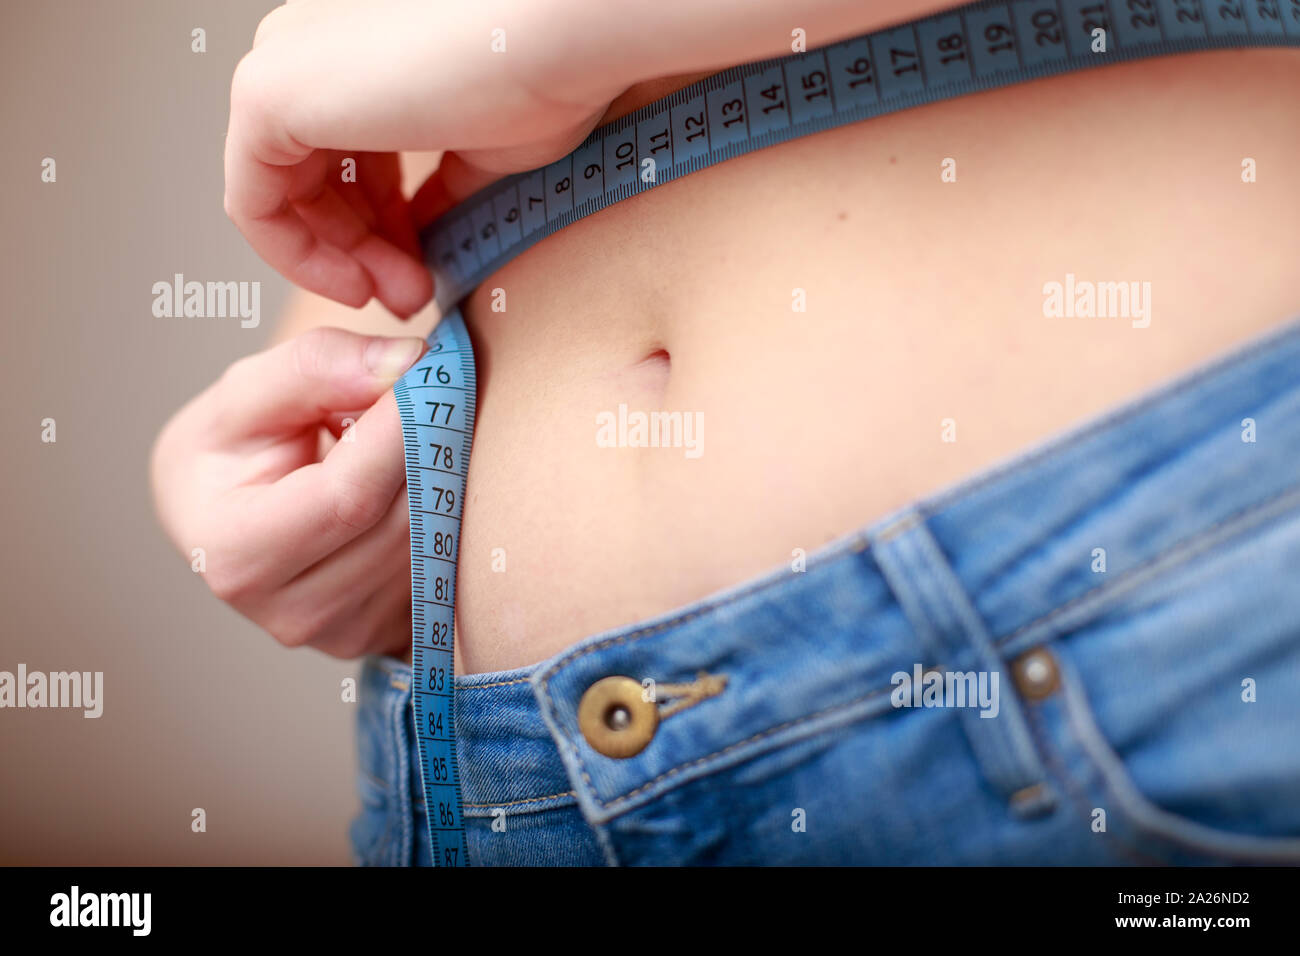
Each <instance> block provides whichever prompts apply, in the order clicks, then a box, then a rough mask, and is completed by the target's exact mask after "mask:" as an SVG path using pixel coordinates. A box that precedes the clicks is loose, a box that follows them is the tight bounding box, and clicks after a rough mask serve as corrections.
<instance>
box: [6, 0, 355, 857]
mask: <svg viewBox="0 0 1300 956" xmlns="http://www.w3.org/2000/svg"><path fill="white" fill-rule="evenodd" d="M272 6H274V3H272V2H271V0H221V2H217V0H207V2H194V0H75V2H74V0H42V2H40V3H17V2H11V0H5V2H4V3H3V5H0V9H2V10H3V12H2V13H0V19H2V21H3V29H0V44H3V58H2V62H3V66H2V67H0V69H2V71H3V73H2V75H0V87H2V88H3V92H2V93H0V96H3V104H4V108H3V126H2V127H0V128H2V130H3V131H2V132H0V174H2V177H3V178H2V185H0V189H2V190H3V206H2V207H0V208H2V209H3V213H2V214H3V222H4V228H3V230H0V236H2V238H0V242H3V248H2V249H0V269H2V270H3V275H4V280H5V281H4V290H3V299H2V301H3V302H4V303H5V304H6V306H7V310H8V314H7V315H6V316H5V320H4V322H3V330H4V331H3V346H2V350H3V351H2V354H3V356H4V377H3V402H4V411H3V415H2V416H0V447H2V448H3V451H2V452H0V469H3V515H4V520H3V527H2V529H0V533H2V539H0V540H2V544H0V555H2V557H0V560H2V561H3V565H2V566H0V601H2V604H0V670H7V671H10V672H13V671H16V669H17V666H18V664H19V663H20V662H23V663H26V664H27V666H28V668H29V669H32V670H41V671H53V670H80V671H86V670H91V671H103V672H104V684H105V688H104V715H103V717H101V718H100V719H99V720H87V719H84V718H83V717H82V716H81V713H80V712H79V711H77V712H72V711H59V710H10V709H5V710H0V863H92V864H108V863H125V864H136V863H196V864H199V863H203V864H227V863H231V864H233V863H347V862H348V852H347V840H346V830H347V823H348V820H349V817H350V815H351V814H352V812H353V809H354V800H353V796H352V780H351V775H352V772H353V766H354V745H353V740H352V719H353V714H354V710H353V707H354V706H355V705H350V704H344V703H342V702H341V699H340V682H341V680H342V679H343V678H345V677H347V676H349V675H352V674H353V673H355V670H356V665H355V664H350V663H341V662H337V661H333V660H331V659H328V658H326V657H324V656H322V655H319V654H316V653H315V652H312V651H297V652H295V651H289V650H285V649H283V648H281V647H280V646H279V645H277V644H276V643H275V642H274V641H273V640H271V639H270V638H268V637H266V636H265V635H264V634H262V633H261V632H259V631H258V630H257V629H256V628H255V627H254V626H253V625H252V624H250V623H248V622H247V621H245V620H244V619H243V618H241V617H240V616H239V615H237V614H236V613H235V612H233V611H231V610H230V609H228V608H227V607H225V606H224V605H222V604H220V603H219V602H218V601H217V600H216V599H214V598H213V597H211V596H210V595H209V594H208V593H207V590H206V588H205V587H204V584H203V582H202V581H201V580H200V579H199V578H198V576H197V575H195V574H193V573H192V572H191V571H190V569H189V565H188V563H187V562H186V561H184V560H182V559H181V557H180V556H179V555H178V554H176V553H175V552H174V551H173V550H172V548H171V546H170V545H169V544H168V542H167V541H166V540H165V539H164V537H163V535H162V532H161V531H160V530H159V528H158V525H157V523H156V521H155V519H154V516H153V509H152V506H151V504H150V499H149V488H148V482H147V460H148V453H149V448H150V445H151V442H152V440H153V437H154V435H155V434H156V433H157V431H158V429H159V427H160V426H161V425H162V423H163V422H164V421H165V420H166V418H167V417H168V415H170V413H171V412H172V411H173V410H175V409H176V408H177V407H179V405H180V404H182V403H183V402H184V401H185V400H186V399H187V398H189V397H190V396H191V395H193V394H194V393H196V392H197V391H199V390H200V389H201V388H203V387H204V386H205V385H206V384H207V383H208V382H210V381H211V380H212V379H214V378H215V377H216V376H217V375H218V374H219V373H220V371H221V370H222V369H223V368H224V367H225V366H226V365H227V364H229V363H230V362H231V361H232V360H234V359H235V358H237V357H238V356H241V355H244V354H246V353H248V352H250V351H254V350H256V349H259V348H261V347H262V346H263V344H264V343H265V342H266V341H267V339H268V337H269V335H270V332H271V328H272V326H273V325H274V321H275V317H276V313H277V310H278V308H279V307H280V305H281V304H282V303H283V302H284V301H285V299H286V294H287V291H288V289H287V285H286V283H285V282H284V281H283V280H282V279H280V277H279V276H278V275H276V274H275V273H274V272H273V271H272V270H270V269H269V268H268V267H266V266H265V265H263V264H262V262H261V261H260V260H259V259H258V258H257V257H256V256H255V255H254V254H253V252H252V250H251V249H249V248H248V247H247V246H246V245H245V243H244V242H243V240H242V238H241V237H240V236H239V234H238V232H237V231H236V230H235V228H234V227H233V226H232V225H231V224H230V223H229V221H228V220H227V219H226V217H225V215H224V213H223V212H222V204H221V200H222V188H223V182H222V168H221V153H222V147H223V139H224V136H225V130H226V120H227V115H228V92H229V83H230V75H231V72H232V70H233V69H234V66H235V63H236V62H237V61H238V59H239V57H240V56H241V55H242V54H243V53H244V52H245V51H246V50H247V49H248V47H249V46H250V45H251V43H252V37H253V31H254V29H255V28H256V26H257V23H258V21H259V20H260V19H261V17H262V16H263V15H264V14H265V13H266V12H267V11H268V10H269V9H270V8H271V7H272ZM195 27H203V28H204V29H205V30H206V31H207V52H206V53H202V54H198V53H193V52H191V50H190V43H191V39H190V31H191V30H192V29H194V28H195ZM47 156H49V157H53V158H54V159H55V161H56V162H57V172H58V181H57V182H56V183H53V184H47V183H43V182H41V178H40V173H41V161H42V159H43V158H44V157H47ZM176 272H181V273H184V275H185V277H186V278H187V279H196V280H198V281H203V282H206V281H261V282H262V324H261V326H260V327H259V328H256V329H243V328H240V325H239V320H238V319H237V318H235V319H219V318H211V319H193V318H191V319H184V318H175V319H171V318H155V317H154V316H153V314H152V312H151V306H152V303H153V294H152V292H151V286H152V285H153V283H154V282H157V281H160V280H162V281H169V280H170V278H171V276H172V274H173V273H176ZM46 417H52V418H54V419H56V421H57V428H58V441H57V443H55V444H44V443H42V441H41V437H40V433H41V426H40V423H41V420H42V419H43V418H46ZM195 807H203V808H204V809H205V810H206V811H207V822H208V830H207V832H206V833H201V834H196V833H192V832H191V831H190V812H191V810H192V809H193V808H195Z"/></svg>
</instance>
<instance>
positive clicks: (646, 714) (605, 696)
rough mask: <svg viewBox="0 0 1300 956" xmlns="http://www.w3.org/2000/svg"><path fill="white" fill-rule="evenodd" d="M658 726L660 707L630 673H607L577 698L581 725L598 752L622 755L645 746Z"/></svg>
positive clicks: (583, 733)
mask: <svg viewBox="0 0 1300 956" xmlns="http://www.w3.org/2000/svg"><path fill="white" fill-rule="evenodd" d="M658 728H659V709H658V708H657V707H656V706H655V704H654V703H653V702H652V701H647V700H645V699H644V698H643V697H642V690H641V683H640V682H639V681H635V680H633V679H632V678H631V677H606V678H604V679H602V680H598V681H596V683H594V684H592V685H591V686H590V687H588V688H587V692H586V693H585V694H583V695H582V700H581V701H579V702H578V729H579V730H581V731H582V736H583V737H584V738H586V740H587V743H588V744H590V745H591V748H592V749H593V750H595V751H596V752H597V753H601V754H604V755H605V756H606V757H614V758H616V759H622V758H624V757H633V756H635V755H636V754H639V753H640V752H641V751H642V750H644V749H645V747H646V744H648V743H650V740H651V738H652V737H654V735H655V731H656V730H657V729H658Z"/></svg>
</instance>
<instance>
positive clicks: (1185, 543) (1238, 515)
mask: <svg viewBox="0 0 1300 956" xmlns="http://www.w3.org/2000/svg"><path fill="white" fill-rule="evenodd" d="M1297 490H1300V483H1297V484H1293V485H1290V486H1288V487H1287V489H1285V490H1284V491H1282V492H1280V493H1278V494H1275V495H1272V496H1270V497H1269V498H1266V499H1264V500H1263V501H1261V502H1257V503H1255V504H1252V505H1249V506H1247V507H1245V508H1243V509H1240V510H1238V511H1237V512H1234V514H1232V515H1230V516H1228V517H1226V518H1224V519H1222V520H1220V521H1218V522H1215V524H1214V525H1212V526H1211V527H1210V528H1207V529H1203V530H1202V531H1199V532H1197V533H1196V534H1194V535H1192V536H1191V537H1189V538H1185V539H1183V540H1181V541H1178V542H1176V543H1174V544H1172V545H1170V546H1169V547H1168V548H1166V549H1165V550H1164V551H1161V552H1160V553H1159V554H1157V555H1155V556H1153V557H1152V558H1150V559H1148V560H1147V561H1145V562H1143V563H1142V564H1141V565H1138V566H1137V567H1134V568H1130V569H1129V570H1128V571H1125V572H1123V574H1122V576H1121V577H1119V578H1116V579H1115V580H1114V581H1112V582H1108V583H1107V584H1105V585H1099V586H1098V588H1094V589H1093V590H1092V591H1089V592H1088V593H1089V594H1093V593H1094V592H1096V591H1097V590H1099V589H1102V588H1112V589H1113V588H1116V587H1118V586H1119V585H1120V584H1121V583H1122V582H1124V581H1126V580H1127V579H1128V578H1130V577H1133V576H1135V575H1138V574H1139V573H1142V574H1145V573H1146V572H1147V571H1148V568H1149V566H1151V565H1153V564H1156V563H1158V562H1159V561H1161V560H1162V559H1164V558H1167V557H1168V556H1169V555H1171V554H1176V553H1178V552H1181V551H1185V550H1188V549H1189V547H1190V546H1191V545H1192V544H1195V543H1197V542H1199V541H1201V540H1202V539H1203V538H1205V537H1206V536H1208V535H1211V534H1213V533H1214V532H1215V531H1216V530H1219V529H1222V528H1225V527H1230V526H1232V525H1233V524H1235V523H1237V522H1239V521H1244V520H1245V519H1246V518H1248V517H1249V516H1250V515H1252V514H1253V513H1255V512H1256V511H1259V510H1261V509H1264V508H1267V507H1268V506H1269V505H1272V504H1274V503H1275V502H1277V501H1279V500H1281V499H1284V498H1285V497H1286V496H1287V495H1288V494H1292V493H1294V492H1295V491H1297ZM1190 556H1191V555H1190V554H1188V555H1185V557H1190ZM1078 600H1079V599H1078V598H1075V599H1071V601H1069V602H1066V604H1064V605H1061V606H1060V607H1059V608H1057V609H1056V610H1054V611H1052V612H1050V613H1049V614H1047V615H1044V617H1043V618H1040V619H1039V620H1040V621H1042V620H1047V619H1050V618H1052V617H1055V616H1057V615H1058V614H1059V613H1061V612H1062V611H1064V610H1065V608H1067V607H1068V606H1070V605H1071V604H1074V603H1076V602H1077V601H1078ZM701 613H702V612H701ZM1028 626H1029V625H1025V627H1023V628H1017V629H1016V631H1014V632H1012V633H1011V634H1008V635H1005V636H1003V637H999V638H994V639H993V643H994V646H995V647H1000V646H1001V645H1003V644H1005V643H1007V642H1008V641H1010V640H1011V639H1012V638H1013V637H1015V636H1016V634H1019V633H1020V632H1021V631H1023V630H1025V628H1027V627H1028ZM658 629H661V628H656V630H658ZM634 636H637V635H633V634H628V635H625V638H626V639H628V640H630V639H632V638H633V637H634ZM642 636H644V635H642ZM612 643H617V641H612V642H611V644H612ZM933 666H934V667H941V666H942V665H940V664H935V665H933ZM558 668H559V664H558V663H557V665H556V666H555V667H552V668H550V669H548V671H547V672H546V676H545V677H544V678H543V680H542V685H541V689H542V693H543V694H544V695H545V697H546V702H547V705H548V706H549V707H550V708H551V709H552V710H556V709H557V708H556V707H555V701H554V699H553V697H552V694H551V692H550V678H551V676H552V675H553V674H554V672H555V671H556V670H558ZM892 690H893V687H892V685H891V686H888V687H884V688H880V689H877V690H874V691H871V692H869V693H867V694H865V695H863V696H861V697H857V698H854V699H853V700H851V701H847V702H846V703H843V704H836V705H834V706H833V707H830V708H826V709H824V710H820V711H816V712H814V713H811V714H805V715H803V716H801V717H796V718H794V719H792V720H790V721H786V722H785V723H782V724H778V725H777V726H775V727H771V728H768V729H767V730H764V731H760V732H759V733H757V734H755V735H753V736H751V737H748V738H746V739H744V740H741V741H737V742H735V743H732V744H728V745H727V746H726V747H723V748H721V749H719V750H715V751H713V752H712V753H709V754H705V755H704V756H702V757H697V758H694V759H692V760H690V761H687V762H686V763H682V764H678V765H677V766H675V767H672V768H671V769H669V770H666V771H664V772H663V773H661V774H659V775H658V776H656V777H655V778H653V779H652V780H649V781H647V782H646V783H644V784H642V785H641V786H639V787H637V788H635V789H634V790H630V791H628V792H626V793H623V794H619V795H617V796H615V797H613V798H612V799H610V800H608V801H604V800H601V799H600V798H598V797H595V796H594V788H593V787H592V781H591V776H590V774H589V773H588V772H587V769H586V764H585V763H584V761H583V758H582V753H581V751H580V749H579V748H578V747H577V746H576V745H574V746H573V752H574V759H575V760H576V761H577V764H578V767H579V769H580V770H581V771H582V778H583V781H584V782H585V783H586V784H587V788H588V790H589V791H591V792H592V793H593V799H594V800H595V802H596V803H597V805H599V806H600V807H601V808H602V809H605V810H609V809H613V808H614V807H616V806H618V805H619V804H620V803H623V802H626V801H627V800H630V799H631V798H633V797H635V796H637V795H638V794H640V793H642V792H643V791H645V790H647V789H649V788H651V787H653V786H654V785H655V784H657V783H658V782H660V781H661V780H664V779H666V778H668V777H670V776H674V775H676V774H678V773H680V772H682V771H685V770H687V769H690V768H692V767H696V766H698V765H700V764H703V763H707V762H708V761H710V760H712V759H713V758H715V757H720V756H722V755H724V754H727V753H729V752H731V751H732V750H735V749H736V748H738V747H742V746H745V745H747V744H750V743H754V742H756V741H758V740H761V739H762V738H764V737H767V736H770V735H771V734H775V733H778V732H780V731H781V730H784V729H786V728H788V727H790V726H793V725H795V724H799V723H803V722H805V721H809V720H813V719H815V718H817V717H821V716H825V715H827V714H829V713H833V712H835V711H837V710H841V709H843V708H846V707H852V706H853V705H855V704H858V703H861V702H863V701H865V700H868V699H870V698H871V697H876V696H879V695H880V694H884V693H889V692H890V691H892ZM867 719H872V718H870V717H868V718H867ZM564 736H565V737H566V739H568V740H570V741H573V740H574V737H573V735H572V734H571V733H568V732H565V734H564Z"/></svg>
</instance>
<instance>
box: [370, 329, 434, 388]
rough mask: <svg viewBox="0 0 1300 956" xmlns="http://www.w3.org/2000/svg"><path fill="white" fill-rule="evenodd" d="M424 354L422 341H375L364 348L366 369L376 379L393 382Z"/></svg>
mask: <svg viewBox="0 0 1300 956" xmlns="http://www.w3.org/2000/svg"><path fill="white" fill-rule="evenodd" d="M423 354H424V339H412V338H401V339H375V340H374V341H372V342H371V343H370V344H369V345H367V346H366V368H368V369H370V371H371V372H372V373H373V374H374V375H375V377H376V378H380V379H384V380H386V381H389V382H395V381H397V380H398V379H399V378H401V376H402V373H403V372H405V371H406V370H407V369H408V368H410V367H411V365H412V364H413V363H414V362H415V360H416V359H418V358H419V357H420V356H421V355H423Z"/></svg>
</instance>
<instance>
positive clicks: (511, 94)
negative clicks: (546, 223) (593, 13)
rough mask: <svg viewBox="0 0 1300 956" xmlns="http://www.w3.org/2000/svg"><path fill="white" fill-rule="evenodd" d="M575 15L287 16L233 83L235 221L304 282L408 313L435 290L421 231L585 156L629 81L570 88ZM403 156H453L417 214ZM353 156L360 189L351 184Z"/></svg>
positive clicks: (305, 12) (230, 173) (584, 74)
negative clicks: (497, 44) (505, 187)
mask: <svg viewBox="0 0 1300 956" xmlns="http://www.w3.org/2000/svg"><path fill="white" fill-rule="evenodd" d="M566 19H567V18H566V16H565V15H564V11H563V10H562V9H558V8H557V6H556V5H551V6H550V8H549V9H548V5H546V4H540V3H538V4H512V5H510V7H509V8H505V9H496V4H493V3H491V2H489V0H483V2H477V3H472V4H454V5H444V4H435V3H432V2H430V0H366V2H364V3H358V2H356V0H295V2H291V3H288V4H287V5H285V6H282V7H278V8H276V9H275V10H273V11H272V12H271V13H270V14H269V15H268V16H267V17H266V18H265V19H264V20H263V21H262V22H261V25H260V26H259V27H258V30H257V35H256V37H255V39H254V43H253V49H252V51H250V52H249V53H248V54H247V55H246V56H245V57H244V59H243V60H242V61H241V62H240V64H239V66H238V67H237V68H236V70H235V75H234V80H233V83H232V85H231V94H230V127H229V131H228V133H227V136H226V154H225V168H226V197H225V204H226V212H227V214H228V215H229V216H230V218H231V219H232V220H233V221H234V223H235V225H236V226H238V227H239V230H240V231H241V232H242V233H243V234H244V236H245V237H246V238H247V239H248V241H249V242H250V243H251V244H252V246H253V248H254V249H256V250H257V252H258V253H259V254H260V255H261V256H262V257H263V258H264V259H265V260H266V261H267V262H268V263H269V264H270V265H272V266H273V267H274V268H275V269H277V270H278V271H279V272H280V273H281V274H282V275H284V276H285V277H286V278H288V279H290V280H291V281H293V282H295V283H296V284H298V285H299V286H302V287H303V288H306V289H308V290H310V291H313V292H317V293H319V294H321V295H324V296H326V297H328V298H331V299H334V300H336V301H338V302H342V303H344V304H347V305H352V306H358V307H359V306H361V305H364V304H365V303H366V302H367V301H369V299H370V298H371V297H372V296H375V297H378V299H379V300H380V301H381V302H382V303H383V304H384V305H385V306H386V307H387V308H388V309H389V310H390V311H392V312H393V313H394V314H396V315H399V316H401V317H404V318H405V317H409V316H410V315H412V314H414V313H415V312H416V311H418V310H419V309H420V308H421V307H422V306H423V305H425V304H426V303H427V302H428V301H429V299H430V298H431V296H432V294H433V288H432V280H431V278H430V276H429V274H428V272H427V270H426V267H425V266H424V265H423V263H422V257H421V254H420V249H419V246H418V242H417V239H416V229H417V228H418V227H419V226H421V225H423V224H425V223H427V222H429V221H431V220H432V219H434V218H436V217H437V216H438V215H440V214H441V213H442V212H443V211H445V210H446V209H448V208H450V207H451V206H452V205H454V204H455V203H456V202H459V201H460V200H461V199H463V198H465V197H467V196H469V195H470V194H472V193H473V192H475V191H476V190H477V189H479V188H481V187H482V186H485V185H487V184H488V183H490V182H491V181H493V180H495V179H497V178H499V177H500V176H501V175H502V174H504V173H507V172H516V171H520V170H525V169H531V168H533V167H536V166H539V165H542V164H544V163H547V162H550V161H552V160H554V159H558V158H559V157H561V156H563V155H564V154H565V153H567V152H569V151H570V150H572V149H573V148H575V147H576V146H577V145H578V144H580V143H581V142H582V140H583V138H584V137H585V136H586V135H587V134H588V133H589V132H590V131H591V129H592V128H593V127H594V126H595V124H596V122H597V120H598V119H599V118H600V117H601V115H602V114H603V113H604V111H605V109H606V107H607V106H608V105H609V103H610V102H611V101H612V100H613V99H614V97H615V96H616V95H617V94H618V93H620V92H621V91H622V90H623V89H625V88H626V87H627V86H628V85H630V83H629V81H626V80H623V79H620V78H617V77H612V76H611V75H610V74H611V71H610V70H609V69H608V68H605V69H603V70H600V71H594V72H593V71H573V70H572V68H571V67H570V68H569V70H570V72H571V73H573V76H575V77H579V79H577V80H574V79H572V78H570V79H562V78H560V76H559V74H560V72H562V69H563V66H562V64H563V62H564V58H565V52H566V49H568V48H570V47H571V46H572V44H573V41H572V40H571V39H570V35H571V34H573V33H575V31H576V28H571V25H570V24H568V23H567V22H566ZM494 29H504V30H505V34H504V42H505V43H506V48H505V51H504V52H494V51H493V49H492V44H493V30H494ZM557 83H558V84H559V86H560V87H561V89H560V90H559V92H558V93H557V90H556V84H557ZM399 150H412V151H418V150H452V151H454V152H451V153H449V154H447V155H446V156H444V159H443V163H442V166H441V167H440V168H439V170H438V172H437V173H435V174H434V176H433V177H431V178H430V180H429V181H428V182H427V183H425V185H424V187H423V188H421V190H420V191H419V192H418V193H417V194H416V196H415V197H414V198H413V199H412V200H411V202H409V203H408V201H407V200H406V199H405V198H404V197H403V195H402V193H401V188H400V178H401V177H400V168H399V164H398V158H397V151H399ZM347 157H351V158H353V159H354V160H355V161H356V181H355V182H344V181H343V177H342V170H343V167H342V164H343V160H344V159H345V158H347Z"/></svg>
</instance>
